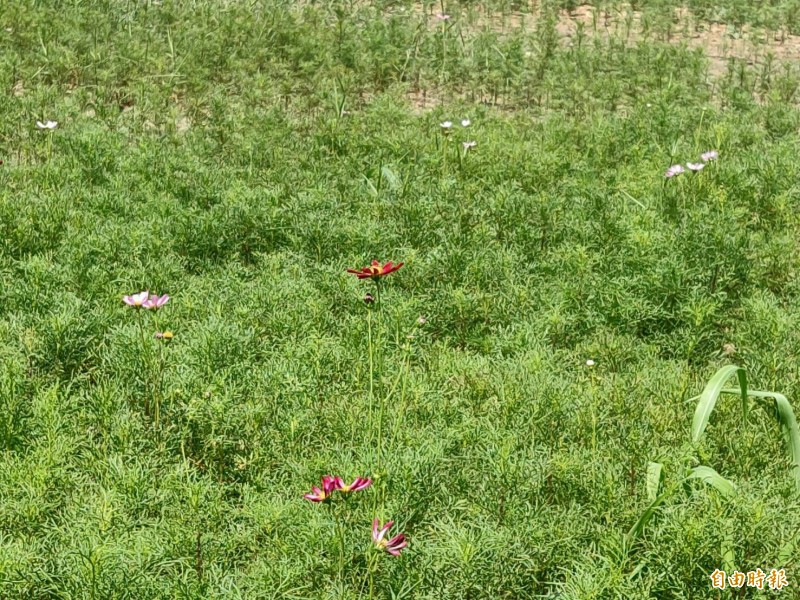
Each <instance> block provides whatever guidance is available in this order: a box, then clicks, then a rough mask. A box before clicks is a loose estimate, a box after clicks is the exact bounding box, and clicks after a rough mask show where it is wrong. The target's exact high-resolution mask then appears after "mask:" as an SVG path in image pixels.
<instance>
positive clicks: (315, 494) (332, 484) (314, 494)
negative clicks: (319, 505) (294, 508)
mask: <svg viewBox="0 0 800 600" xmlns="http://www.w3.org/2000/svg"><path fill="white" fill-rule="evenodd" d="M337 479H338V478H337V477H334V476H332V475H323V476H322V489H319V488H318V487H317V486H313V487H312V488H311V493H310V494H306V495H305V496H303V498H305V499H306V500H311V502H325V501H326V500H328V499H330V497H331V495H332V494H333V492H334V491H336V489H337V487H338V486H337V482H336V480H337ZM339 481H341V480H339Z"/></svg>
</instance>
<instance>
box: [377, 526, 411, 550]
mask: <svg viewBox="0 0 800 600" xmlns="http://www.w3.org/2000/svg"><path fill="white" fill-rule="evenodd" d="M392 525H394V521H389V522H388V523H386V525H384V526H383V527H380V526H379V521H378V519H375V520H374V521H373V522H372V541H373V542H374V543H375V546H377V547H378V548H380V549H381V550H386V551H387V552H388V553H389V554H391V555H392V556H400V550H402V549H403V548H405V547H406V546H407V545H408V542H406V536H405V535H404V534H402V533H399V534H397V535H396V536H394V537H393V538H392V539H390V540H387V539H386V533H387V532H388V531H389V529H390V528H391V527H392Z"/></svg>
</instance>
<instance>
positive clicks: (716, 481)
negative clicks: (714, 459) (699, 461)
mask: <svg viewBox="0 0 800 600" xmlns="http://www.w3.org/2000/svg"><path fill="white" fill-rule="evenodd" d="M686 479H699V480H701V481H702V482H703V483H706V484H708V485H710V486H711V487H713V488H716V489H717V491H719V493H720V494H722V495H723V496H732V495H733V492H734V487H733V484H732V483H731V482H730V481H728V480H727V479H725V478H724V477H723V476H722V475H720V474H719V473H717V472H716V471H715V470H714V469H712V468H711V467H706V466H703V465H701V466H699V467H695V468H694V469H692V471H691V473H689V475H688V476H687V477H686Z"/></svg>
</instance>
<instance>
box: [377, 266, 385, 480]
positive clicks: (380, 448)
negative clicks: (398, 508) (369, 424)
mask: <svg viewBox="0 0 800 600" xmlns="http://www.w3.org/2000/svg"><path fill="white" fill-rule="evenodd" d="M375 308H376V310H377V311H378V317H377V319H378V336H377V337H378V391H379V393H380V401H379V402H380V405H379V406H378V441H377V444H378V464H377V469H376V471H377V472H378V473H380V470H381V462H382V458H383V414H384V410H385V408H386V398H385V397H384V394H383V385H382V383H381V382H382V378H381V375H382V374H383V346H382V344H381V343H380V342H381V333H382V332H383V314H382V313H383V304H382V302H381V282H380V279H378V280H376V281H375Z"/></svg>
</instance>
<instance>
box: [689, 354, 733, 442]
mask: <svg viewBox="0 0 800 600" xmlns="http://www.w3.org/2000/svg"><path fill="white" fill-rule="evenodd" d="M741 370H742V369H741V367H737V366H736V365H725V366H724V367H722V368H721V369H720V370H719V371H717V372H716V373H714V376H713V377H712V378H711V379H709V381H708V383H707V384H706V387H705V389H704V390H703V393H702V394H700V401H699V402H698V403H697V408H696V409H695V411H694V419H693V420H692V442H693V443H695V444H696V443H697V442H699V441H700V438H701V437H703V432H704V431H705V430H706V426H707V425H708V420H709V418H711V412H712V411H713V410H714V406H715V405H716V404H717V398H719V394H720V392H721V391H722V386H723V385H724V384H725V382H726V381H727V380H728V378H729V377H730V376H731V375H733V374H734V373H736V372H737V371H741ZM742 382H743V379H742V377H739V385H740V387H741V386H742V385H743V384H742ZM743 393H744V395H743V397H744V403H745V404H746V402H747V383H746V380H745V381H744V388H743ZM745 410H746V409H745Z"/></svg>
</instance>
